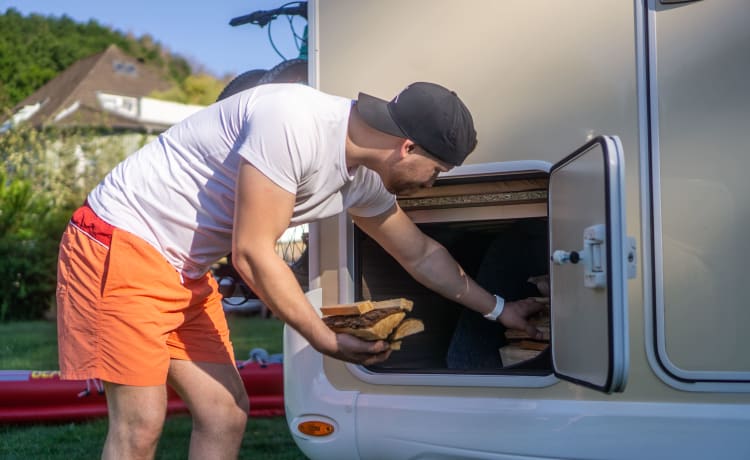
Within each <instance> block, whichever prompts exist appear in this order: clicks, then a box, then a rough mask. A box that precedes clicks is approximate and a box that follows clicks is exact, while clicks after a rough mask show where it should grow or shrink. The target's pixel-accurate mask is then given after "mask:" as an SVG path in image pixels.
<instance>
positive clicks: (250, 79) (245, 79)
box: [216, 69, 268, 101]
mask: <svg viewBox="0 0 750 460" xmlns="http://www.w3.org/2000/svg"><path fill="white" fill-rule="evenodd" d="M266 73H268V71H266V69H253V70H248V71H247V72H243V73H241V74H239V75H237V76H236V77H234V79H233V80H232V81H230V82H229V83H228V84H227V86H225V87H224V89H223V90H222V91H221V94H219V97H217V98H216V100H217V101H220V100H222V99H226V98H228V97H229V96H232V95H233V94H237V93H239V92H240V91H243V90H246V89H248V88H252V87H253V86H257V85H258V80H260V79H261V78H263V76H264V75H265V74H266Z"/></svg>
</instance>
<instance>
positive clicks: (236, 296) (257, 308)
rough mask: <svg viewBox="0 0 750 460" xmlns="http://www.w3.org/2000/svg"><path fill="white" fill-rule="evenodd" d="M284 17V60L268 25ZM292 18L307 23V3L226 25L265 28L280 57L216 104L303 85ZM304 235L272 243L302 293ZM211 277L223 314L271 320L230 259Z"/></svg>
mask: <svg viewBox="0 0 750 460" xmlns="http://www.w3.org/2000/svg"><path fill="white" fill-rule="evenodd" d="M281 16H284V17H286V18H287V20H288V21H289V27H290V29H291V31H292V35H293V37H294V41H295V45H296V47H297V51H298V53H299V54H298V56H297V57H294V58H291V59H288V58H286V56H284V55H283V54H282V53H281V52H280V51H279V50H278V48H277V47H276V45H275V43H274V42H273V36H272V35H271V24H272V23H273V21H275V20H277V19H278V18H279V17H281ZM295 16H298V17H302V18H304V19H305V20H307V2H306V1H294V2H289V3H285V4H283V5H282V6H280V7H278V8H274V9H272V10H259V11H255V12H253V13H250V14H247V15H244V16H239V17H236V18H233V19H231V20H230V21H229V25H231V26H232V27H236V26H240V25H244V24H253V25H257V26H259V27H265V26H268V40H269V41H270V42H271V46H272V47H273V49H274V51H276V53H277V54H278V55H279V56H281V58H282V61H281V62H280V63H279V64H277V65H276V66H274V67H273V68H271V69H270V70H265V69H253V70H248V71H246V72H243V73H241V74H240V75H238V76H237V77H235V78H234V79H232V80H231V81H230V82H229V83H228V84H227V86H226V87H224V89H223V90H222V92H221V94H219V97H218V98H217V101H220V100H222V99H225V98H227V97H230V96H232V95H234V94H236V93H238V92H240V91H244V90H246V89H250V88H253V87H255V86H258V85H262V84H266V83H300V84H307V83H308V79H307V26H305V29H304V32H303V33H302V35H301V36H300V35H298V34H297V33H296V31H295V30H294V26H293V24H292V20H293V18H294V17H295ZM307 243H308V234H307V228H306V226H298V227H293V228H291V229H289V230H287V232H285V233H284V235H283V236H282V238H281V239H280V240H279V241H278V242H277V243H276V252H277V253H278V254H279V256H280V257H282V258H283V259H284V260H285V261H286V262H287V264H288V265H289V267H290V268H291V270H292V273H294V276H295V277H296V278H297V281H298V282H299V284H300V286H301V287H302V288H303V290H306V289H307V285H308V250H307ZM212 271H213V275H214V277H215V278H216V279H217V281H218V283H219V291H220V292H221V294H222V296H223V300H222V303H223V305H224V311H227V312H243V313H260V314H261V315H262V316H263V317H269V316H271V312H270V311H269V310H268V308H267V307H266V306H265V305H264V304H263V303H262V302H261V301H260V300H259V299H258V298H257V295H255V293H254V292H253V291H252V289H250V288H249V287H248V286H247V285H246V284H245V283H244V282H242V281H241V277H240V276H239V274H238V273H237V271H236V270H235V269H234V267H233V266H232V255H231V254H229V255H228V256H227V260H226V262H224V263H220V264H217V266H215V267H214V269H213V270H212Z"/></svg>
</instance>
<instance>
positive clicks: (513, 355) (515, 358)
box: [499, 345, 539, 367]
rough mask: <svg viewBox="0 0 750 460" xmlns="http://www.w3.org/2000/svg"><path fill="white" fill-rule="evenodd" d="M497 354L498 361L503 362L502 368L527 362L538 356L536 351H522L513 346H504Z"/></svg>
mask: <svg viewBox="0 0 750 460" xmlns="http://www.w3.org/2000/svg"><path fill="white" fill-rule="evenodd" d="M499 352H500V359H501V360H502V362H503V367H505V366H512V365H514V364H518V363H521V362H523V361H528V360H530V359H533V358H536V357H537V356H538V355H539V352H538V351H536V350H524V349H522V348H518V347H516V346H514V345H506V346H504V347H502V348H500V350H499Z"/></svg>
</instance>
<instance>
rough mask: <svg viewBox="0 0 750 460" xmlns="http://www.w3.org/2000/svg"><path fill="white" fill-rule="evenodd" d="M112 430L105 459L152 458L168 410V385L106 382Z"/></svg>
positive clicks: (109, 433)
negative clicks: (142, 385) (141, 385)
mask: <svg viewBox="0 0 750 460" xmlns="http://www.w3.org/2000/svg"><path fill="white" fill-rule="evenodd" d="M104 389H105V392H106V395H107V409H108V411H109V429H108V431H107V440H106V441H105V442H104V449H103V452H102V459H104V460H114V459H128V460H131V459H132V460H141V459H144V460H145V459H152V458H154V455H155V453H156V446H157V444H158V442H159V436H160V435H161V431H162V428H163V426H164V417H165V415H166V409H167V388H166V385H159V386H149V387H138V386H130V385H118V384H115V383H109V382H104Z"/></svg>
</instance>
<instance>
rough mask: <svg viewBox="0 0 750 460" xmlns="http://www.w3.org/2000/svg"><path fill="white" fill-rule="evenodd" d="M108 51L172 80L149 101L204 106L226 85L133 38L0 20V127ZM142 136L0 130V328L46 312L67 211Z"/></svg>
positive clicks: (39, 21) (50, 20) (66, 23)
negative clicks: (83, 62)
mask: <svg viewBox="0 0 750 460" xmlns="http://www.w3.org/2000/svg"><path fill="white" fill-rule="evenodd" d="M113 43H114V44H116V45H117V46H118V47H120V49H122V50H123V51H124V52H125V53H127V54H128V55H130V56H133V57H134V58H137V59H139V60H140V61H141V62H144V63H145V64H148V65H151V66H152V67H154V68H156V69H159V71H161V72H162V75H163V76H165V77H166V78H167V79H168V80H169V81H171V82H172V83H173V85H174V86H173V87H172V88H171V89H169V90H167V91H163V92H161V93H155V94H153V97H155V98H158V99H163V100H169V101H174V102H181V103H186V104H199V105H208V104H210V103H212V102H214V101H215V100H216V97H217V96H218V94H219V93H220V92H221V90H222V88H223V87H224V85H225V84H226V83H227V81H228V80H229V79H230V78H231V76H226V77H225V78H223V79H217V78H215V77H213V76H211V75H209V74H207V73H206V72H203V71H202V70H201V69H200V68H198V70H197V71H194V68H193V67H200V66H199V65H198V64H191V63H190V62H188V61H187V60H186V59H185V58H183V57H181V56H179V55H175V54H172V53H170V52H169V50H167V49H165V48H163V47H162V46H161V45H160V44H159V43H158V42H155V41H154V40H153V38H152V37H150V36H148V35H144V36H141V37H134V36H132V35H129V34H124V33H122V32H120V31H116V30H112V29H110V28H108V27H105V26H103V25H100V24H99V23H97V22H96V21H95V20H91V21H88V22H86V23H77V22H75V21H74V20H73V19H71V18H69V17H66V16H62V17H54V16H42V15H38V14H31V15H28V16H23V15H22V14H20V13H19V12H18V11H17V10H15V9H13V8H10V9H8V10H6V11H5V12H4V13H2V14H0V120H1V119H7V118H8V117H10V115H11V114H12V113H13V111H14V108H16V105H17V104H18V103H19V102H20V101H22V100H23V99H25V98H26V97H28V96H29V95H31V94H32V93H34V92H35V91H36V90H37V89H39V88H40V87H42V86H43V85H44V84H45V83H47V82H48V81H49V80H51V79H52V78H54V77H55V76H56V75H57V74H58V73H60V72H62V71H63V70H65V69H66V68H68V67H69V66H70V65H72V64H73V63H75V62H76V61H78V60H80V59H83V58H85V57H88V56H91V55H93V54H96V53H100V52H102V51H104V50H106V48H107V47H108V46H109V45H110V44H113ZM148 137H149V135H147V134H144V133H123V132H114V131H107V130H105V129H102V128H66V129H64V130H62V129H56V128H49V127H48V128H39V129H37V128H33V127H31V126H25V125H24V124H19V125H17V126H16V127H15V128H14V129H12V130H8V131H6V132H0V161H1V162H2V163H1V164H2V165H3V167H2V168H0V321H9V320H20V319H39V318H42V317H44V316H45V315H46V316H51V315H53V314H54V294H55V279H56V274H57V270H56V263H57V250H58V244H59V241H60V237H61V235H62V232H63V230H64V228H65V225H66V224H67V222H68V220H69V218H70V216H71V214H72V213H73V211H74V210H75V209H76V208H77V207H78V206H80V205H81V204H82V203H83V201H84V199H85V198H86V195H87V194H88V192H89V191H90V190H91V189H92V188H93V187H94V186H95V185H96V184H97V183H98V182H99V181H100V180H101V179H102V178H103V177H104V176H105V175H106V174H107V172H109V171H110V170H111V169H112V168H113V167H114V166H115V165H116V164H117V163H119V162H120V161H121V160H122V159H123V158H124V157H125V156H126V154H128V153H130V152H132V151H134V150H135V149H137V148H138V147H140V146H142V145H143V144H145V142H146V141H147V140H148V139H147V138H148Z"/></svg>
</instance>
